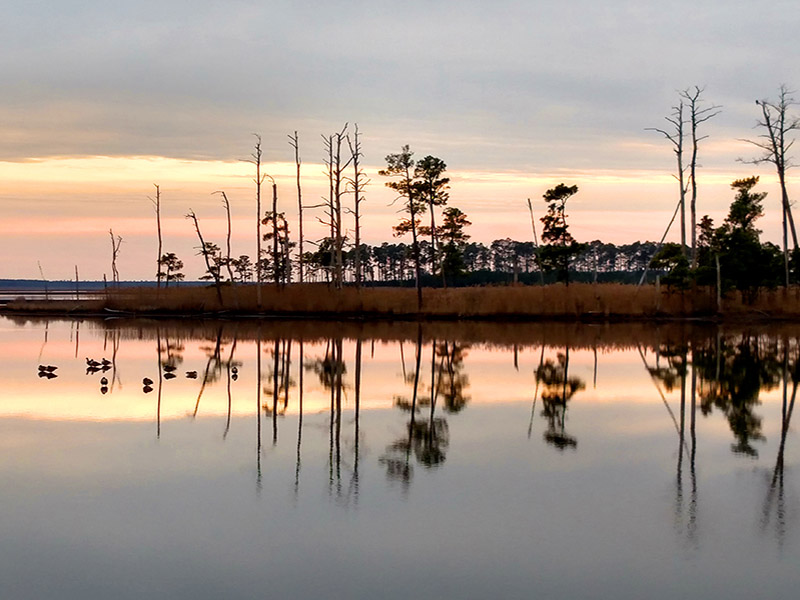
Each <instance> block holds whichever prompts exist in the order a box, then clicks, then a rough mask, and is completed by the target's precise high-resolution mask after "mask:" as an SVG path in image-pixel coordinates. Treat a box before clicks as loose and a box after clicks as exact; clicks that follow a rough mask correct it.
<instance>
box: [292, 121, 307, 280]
mask: <svg viewBox="0 0 800 600" xmlns="http://www.w3.org/2000/svg"><path fill="white" fill-rule="evenodd" d="M289 144H290V145H291V146H292V148H294V163H295V165H296V167H297V223H298V235H299V236H300V239H299V245H298V251H299V260H298V263H297V264H298V269H299V272H300V283H303V282H304V281H305V274H304V267H305V257H304V256H303V194H302V190H301V188H300V139H299V137H298V136H297V131H295V132H294V136H289Z"/></svg>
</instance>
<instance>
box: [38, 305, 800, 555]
mask: <svg viewBox="0 0 800 600" xmlns="http://www.w3.org/2000/svg"><path fill="white" fill-rule="evenodd" d="M51 325H52V324H51V322H50V321H43V322H42V323H41V325H40V328H39V329H40V331H41V332H42V335H43V340H42V342H41V345H39V346H38V347H37V350H38V352H36V353H35V354H36V359H35V361H34V362H35V363H36V364H37V366H36V367H35V369H34V373H36V375H37V376H38V378H40V379H44V380H47V379H55V378H56V377H57V376H59V375H61V374H62V373H65V372H66V369H67V368H68V366H67V364H66V363H65V362H64V360H65V357H64V354H65V352H64V349H59V350H58V351H57V352H56V353H54V354H53V356H59V358H60V359H61V364H60V365H58V366H57V365H49V364H48V360H47V359H46V358H44V357H47V356H48V353H49V350H48V344H50V343H54V342H51V341H50V340H51V339H52V331H53V330H52V327H51ZM68 327H69V342H68V343H69V346H70V350H69V352H68V354H69V355H71V358H69V360H71V361H72V363H70V364H72V365H74V364H76V363H78V364H80V360H81V359H78V358H76V357H77V356H81V355H83V354H85V353H84V352H82V351H81V344H82V343H83V344H88V345H89V347H90V349H91V352H90V354H93V355H94V356H96V357H98V358H97V359H94V358H91V357H90V358H87V359H86V362H87V365H86V374H87V375H88V376H89V377H92V378H99V377H100V376H102V378H103V379H102V380H100V384H101V385H100V386H98V387H99V389H100V391H101V394H106V393H107V394H108V395H109V397H116V396H117V395H119V394H128V396H126V397H127V398H130V393H131V392H130V391H129V390H127V388H124V387H123V380H122V377H121V372H122V368H125V369H127V370H130V372H131V373H136V372H142V373H145V377H144V378H143V381H144V387H143V389H142V391H143V392H145V393H147V392H149V391H150V390H152V391H155V392H156V393H155V394H153V396H151V398H152V402H153V404H154V406H153V405H151V406H153V408H152V409H151V410H154V413H155V426H156V427H155V429H156V431H155V434H156V438H157V439H161V438H162V436H163V434H164V432H163V430H162V425H163V420H164V418H165V415H164V413H163V409H164V407H165V406H169V407H170V408H169V409H167V410H168V411H169V414H168V415H167V417H166V418H168V419H175V418H176V417H179V416H180V415H181V409H180V408H177V407H179V406H180V405H181V404H183V405H184V406H185V400H186V397H187V395H188V394H191V396H192V397H193V402H192V407H191V409H190V410H188V411H185V409H184V412H183V414H185V415H188V416H190V417H191V418H192V419H197V418H198V417H200V416H202V415H203V414H204V413H206V412H207V414H208V415H209V416H212V415H217V414H220V409H219V408H218V404H214V407H213V408H211V407H209V408H208V409H204V408H203V402H204V398H205V397H206V396H207V395H208V394H210V393H212V392H211V390H217V389H219V390H220V391H222V392H223V394H222V398H223V399H224V404H223V409H222V414H221V415H220V416H222V418H223V419H224V422H223V424H222V425H221V429H222V435H221V437H222V439H223V440H227V439H228V438H229V435H231V433H232V431H233V430H232V423H233V422H234V420H235V417H236V416H237V414H238V415H241V414H243V413H248V412H250V411H249V410H248V409H247V408H245V407H246V405H247V403H249V402H251V400H249V401H248V400H247V399H246V397H247V394H241V393H240V392H237V389H239V388H238V386H237V383H236V382H237V381H238V380H239V378H240V377H243V378H244V383H243V384H241V385H242V386H244V387H242V388H241V389H242V390H244V389H252V388H250V387H249V386H250V384H249V383H248V381H252V380H254V381H253V385H255V389H256V390H257V391H256V398H255V400H256V402H255V404H256V407H257V410H256V432H255V433H256V436H255V437H256V459H255V474H256V486H257V489H261V485H262V483H261V482H262V476H263V473H262V460H263V457H264V448H263V445H262V418H263V419H264V424H265V425H266V426H267V427H269V428H270V430H271V436H270V445H271V447H272V448H275V449H277V448H278V446H279V442H280V439H279V428H280V423H281V422H282V421H283V420H285V419H286V418H287V417H290V416H291V417H292V418H296V419H297V426H296V433H295V434H294V436H293V445H294V474H293V475H294V476H293V481H292V489H293V494H294V496H295V498H298V497H299V494H300V489H301V473H302V471H303V468H302V467H303V456H304V453H303V445H304V442H305V441H306V440H307V435H304V428H305V427H306V426H307V424H308V420H307V419H308V405H307V401H308V400H307V399H308V397H309V396H308V394H309V390H310V393H311V402H312V407H311V408H312V414H313V415H318V414H320V413H319V412H318V411H321V410H324V413H325V414H326V415H327V419H326V424H325V428H324V429H325V432H326V438H327V440H326V442H327V461H326V487H327V490H328V494H330V495H331V496H332V497H335V498H337V499H338V500H340V501H343V502H345V503H353V504H357V502H358V496H359V490H360V486H361V482H360V463H361V461H362V460H363V441H364V437H365V431H364V429H363V427H362V412H363V408H364V406H363V398H364V393H365V391H364V389H362V386H363V385H364V381H365V375H366V381H367V384H366V385H367V386H375V387H374V391H373V388H371V387H367V389H366V394H367V396H368V397H369V400H368V402H367V408H370V409H372V408H377V407H387V406H388V405H391V406H392V407H393V408H394V411H395V414H396V415H397V417H399V420H398V421H396V426H397V427H396V429H395V433H394V435H393V437H392V438H391V439H389V440H388V441H387V442H386V443H385V444H384V445H383V446H382V447H383V450H382V451H379V452H377V455H376V458H374V459H373V460H376V461H377V464H378V465H380V466H381V468H382V470H383V472H384V474H385V476H386V477H387V479H388V481H389V482H393V483H398V484H399V485H400V488H401V490H403V492H404V493H408V492H409V490H410V487H411V485H412V482H413V480H414V470H415V467H422V468H423V469H425V470H431V471H433V470H437V469H439V468H442V467H443V466H444V465H445V463H446V462H447V460H448V456H449V454H450V453H451V452H452V451H453V450H452V439H451V435H452V434H453V433H454V430H453V423H452V422H451V420H452V419H453V418H459V417H460V416H461V415H462V414H464V413H466V412H468V411H467V407H468V406H470V405H471V403H472V402H473V397H474V395H475V391H474V390H473V388H472V385H471V384H472V380H473V379H474V378H475V377H476V376H477V377H479V378H480V379H482V380H487V379H488V380H492V381H495V382H496V383H495V384H494V386H493V388H492V389H494V390H496V391H499V393H495V394H494V396H489V397H487V396H486V390H487V388H486V386H485V385H484V384H482V385H480V386H479V390H480V393H481V394H482V396H481V397H479V399H478V404H479V405H480V404H483V403H486V402H491V401H493V400H494V399H495V398H496V399H501V398H506V397H507V398H512V397H520V398H521V399H522V398H524V396H525V394H526V392H525V388H526V387H527V389H528V390H530V389H531V388H532V389H533V401H532V405H531V406H530V418H529V419H528V428H527V429H528V438H531V434H532V432H533V430H534V428H537V425H536V423H535V416H536V415H537V414H538V415H539V416H540V417H541V423H542V426H541V438H542V440H543V441H544V443H545V444H546V445H547V446H552V447H553V448H555V449H557V450H559V451H560V452H564V451H566V450H572V451H577V449H578V440H579V432H580V431H582V427H581V426H579V427H578V428H577V430H573V428H572V427H570V423H571V422H572V421H571V419H574V418H575V415H579V414H580V411H583V410H586V409H585V406H587V404H586V402H591V399H592V398H594V397H597V395H598V394H601V395H602V394H603V393H604V392H603V389H604V385H605V386H609V385H612V384H611V383H605V382H604V383H603V385H601V386H600V389H599V390H598V384H597V372H598V365H599V364H600V363H603V362H604V361H607V360H608V361H610V362H609V363H608V366H605V367H604V369H605V371H604V372H605V373H606V375H605V377H609V378H610V380H611V381H613V380H614V375H613V373H614V369H615V363H614V361H615V360H616V359H615V358H614V357H615V356H626V357H627V356H631V355H633V356H636V355H638V357H639V359H640V360H641V363H640V365H639V368H640V369H641V367H642V365H643V366H644V370H645V372H646V374H647V375H648V376H649V379H650V380H651V382H652V385H653V387H654V388H655V390H656V392H657V394H656V396H655V399H657V401H660V402H661V403H662V404H663V406H664V408H665V409H666V411H667V414H668V416H669V422H671V424H672V427H673V428H674V433H675V438H674V440H675V441H674V444H675V450H676V456H675V458H676V462H675V518H676V522H677V523H679V524H680V529H681V531H683V532H684V533H685V535H686V538H687V540H689V541H691V542H692V543H695V541H696V538H697V528H698V487H699V484H698V474H697V455H698V435H699V434H698V417H701V418H703V419H713V418H714V415H715V414H719V415H721V416H723V417H724V421H725V423H726V424H727V427H728V429H729V431H730V435H731V436H732V438H733V442H732V443H731V444H730V449H731V451H732V452H733V453H734V454H735V455H737V456H742V457H746V458H749V459H752V460H757V459H759V458H760V449H761V448H762V447H764V445H765V443H766V441H767V436H766V434H765V427H766V426H765V422H764V419H765V417H764V415H763V414H762V412H761V408H762V406H763V404H762V399H763V397H764V396H765V395H769V394H771V393H773V392H776V391H778V389H779V388H780V389H781V390H782V400H781V402H782V404H781V406H782V408H781V413H780V420H781V423H780V427H779V428H778V431H779V440H780V441H779V444H778V446H777V458H776V460H775V464H774V467H772V468H771V470H770V476H769V484H768V493H767V496H766V499H765V501H764V508H763V511H762V513H763V518H762V521H763V526H764V527H766V526H767V524H768V523H777V525H775V526H776V528H777V530H778V531H785V527H786V525H785V521H786V509H785V494H784V464H785V453H786V447H787V441H788V439H789V437H790V435H789V433H790V423H791V415H792V411H793V408H794V401H795V397H796V395H797V387H798V380H800V344H798V342H797V338H796V337H792V336H787V335H771V334H769V333H768V332H763V331H733V330H723V329H714V330H698V329H690V328H682V327H674V328H664V329H662V330H656V331H655V332H654V331H653V330H652V329H651V330H646V329H641V328H638V329H637V328H636V327H633V329H632V331H630V332H629V333H628V335H627V337H626V336H625V335H624V334H623V333H620V330H619V329H613V328H608V329H605V330H603V331H597V330H592V329H588V330H587V329H586V328H584V329H581V328H576V327H571V326H562V327H561V328H558V327H555V326H552V325H550V326H546V325H541V326H538V325H537V326H517V327H514V328H503V327H498V329H497V330H496V331H495V332H494V334H493V335H494V337H488V339H484V340H483V341H480V338H479V337H477V336H478V335H485V334H486V331H487V330H486V329H481V327H479V326H477V325H476V326H475V327H476V328H477V329H478V330H479V331H478V332H477V333H475V332H472V331H470V330H469V329H466V330H465V329H463V328H462V329H459V328H456V327H451V328H450V329H448V328H447V327H445V326H442V325H423V324H399V325H389V324H377V325H374V326H369V325H364V324H361V325H354V326H345V325H342V324H337V325H335V326H331V325H330V324H313V325H308V324H295V326H294V327H292V328H288V326H287V325H286V324H283V323H272V324H267V323H263V322H258V323H249V322H235V323H232V322H209V323H189V324H188V325H186V326H178V325H176V324H175V323H172V322H167V321H150V322H148V321H132V322H127V321H116V320H115V321H106V322H93V321H87V322H84V323H83V328H81V325H80V322H69V323H68ZM87 328H88V331H89V334H88V335H89V336H90V337H91V341H90V342H87V341H86V340H87V333H86V332H87ZM465 331H466V334H465ZM489 331H490V330H489ZM98 338H99V339H101V340H102V351H100V350H99V348H98V347H97V345H96V340H97V339H98ZM606 339H610V340H611V341H605V340H606ZM81 340H83V341H81ZM55 343H57V344H61V342H55ZM365 343H368V344H369V347H368V352H364V344H365ZM376 343H377V344H378V349H379V357H377V358H376ZM143 344H145V345H147V344H152V346H150V347H151V352H152V351H153V350H154V354H155V361H152V362H151V363H149V364H150V365H152V368H147V367H145V366H143V365H146V364H147V362H146V361H145V362H141V361H140V358H139V356H140V355H141V352H140V348H141V347H142V345H143ZM409 344H410V346H409ZM409 347H410V348H411V352H413V356H412V357H411V358H410V359H409V356H408V355H409ZM598 348H599V350H600V354H599V357H598ZM129 350H130V356H129V357H127V356H128V351H129ZM576 352H577V353H578V356H579V357H580V358H579V362H578V366H577V367H575V365H574V364H573V362H574V360H573V357H574V356H575V353H576ZM395 353H396V354H395ZM476 353H477V354H476ZM504 353H510V354H511V355H512V358H511V360H510V361H509V362H510V363H511V364H512V365H513V369H514V371H513V372H514V378H515V379H513V382H512V378H511V375H510V373H506V374H505V375H498V377H500V379H497V378H496V377H495V375H496V372H497V371H498V368H497V367H491V368H490V369H489V371H488V372H487V371H486V367H483V366H481V365H483V364H495V363H494V362H492V360H491V357H492V356H496V355H501V354H504ZM392 354H394V356H396V357H399V368H400V373H397V374H396V375H394V374H392V373H391V369H392V368H393V367H392V366H391V364H392V362H393V361H392V359H390V358H389V357H390V356H391V355H392ZM365 355H366V356H365ZM100 356H102V358H99V357H100ZM106 356H110V358H106ZM121 356H126V358H125V359H122V358H121ZM150 356H151V357H152V354H151V355H150ZM473 356H475V369H474V370H472V371H471V368H470V360H469V359H470V358H471V357H473ZM31 360H33V358H32V357H31ZM151 360H152V359H151ZM395 360H396V359H395ZM487 360H488V363H487ZM625 360H628V359H625ZM253 361H254V362H255V365H254V367H251V368H248V363H249V364H251V365H252V363H253ZM521 363H522V364H528V365H530V369H529V370H528V371H527V373H528V374H529V375H528V376H527V377H528V378H527V381H526V376H525V372H526V371H525V369H522V370H520V364H521ZM634 363H635V361H633V363H631V364H634ZM121 364H122V367H121V366H120V365H121ZM127 364H130V366H126V365H127ZM394 364H395V365H397V363H394ZM394 368H396V367H394ZM576 368H577V369H578V370H577V372H576V371H575V369H576ZM262 370H263V371H264V372H262ZM531 373H532V377H530V374H531ZM308 375H311V376H312V377H311V378H309V377H307V376H308ZM589 376H591V378H592V382H593V385H592V390H591V391H587V386H586V380H587V378H588V377H589ZM493 377H494V378H493ZM504 378H505V380H504ZM61 380H66V381H67V382H68V385H69V386H71V387H72V388H75V389H77V388H78V386H79V385H80V383H79V382H78V381H77V380H76V379H75V378H74V376H73V377H71V378H69V377H65V376H62V377H61ZM176 380H177V381H176ZM96 383H97V382H95V384H96ZM616 385H617V386H621V387H618V388H617V389H618V391H619V392H620V393H624V391H625V389H626V388H625V386H626V385H627V384H626V383H625V382H622V383H621V384H620V383H617V384H616ZM515 386H516V387H515ZM173 390H174V391H173ZM517 390H519V392H517ZM214 393H217V392H214ZM527 393H528V394H529V393H530V392H527ZM605 393H609V394H611V395H613V393H615V392H613V391H608V392H605ZM640 395H641V397H642V398H644V399H646V398H648V397H651V394H650V393H649V392H646V391H645V392H641V394H640ZM584 396H586V398H587V400H586V402H585V401H582V400H581V398H583V397H584ZM143 397H144V398H146V396H144V395H143ZM528 398H530V396H528ZM240 400H241V403H240ZM216 401H217V397H216V396H215V398H214V401H213V402H216ZM42 402H43V404H46V400H45V399H43V401H42ZM242 403H244V404H242ZM537 403H538V413H537ZM576 403H577V404H576ZM136 404H137V405H139V404H140V401H138V400H137V401H136ZM698 407H699V412H698ZM41 410H44V411H45V412H46V411H47V407H46V406H43V407H42V408H41ZM176 411H177V412H176ZM137 414H138V413H137ZM150 414H153V413H152V412H151V413H150ZM137 418H138V417H137ZM398 430H399V433H398ZM313 431H314V432H318V431H320V428H319V427H318V425H317V424H316V422H315V424H314V426H313ZM367 433H369V432H367ZM239 435H241V433H240V434H239ZM314 443H316V442H314ZM687 477H688V483H687ZM687 485H688V491H687Z"/></svg>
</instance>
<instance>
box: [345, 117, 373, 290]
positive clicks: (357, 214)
mask: <svg viewBox="0 0 800 600" xmlns="http://www.w3.org/2000/svg"><path fill="white" fill-rule="evenodd" d="M347 144H348V145H349V146H350V160H351V161H352V163H353V179H351V180H350V181H349V184H350V187H351V189H352V190H353V211H352V212H353V217H354V219H355V261H354V262H355V265H354V267H355V277H356V287H358V288H360V287H361V282H362V279H363V276H362V272H361V271H362V269H361V208H360V207H361V203H362V202H363V201H364V196H363V194H364V188H365V187H366V185H367V184H368V183H369V180H368V179H364V173H363V171H362V170H361V157H362V156H364V154H363V152H361V139H360V132H359V131H358V124H356V125H355V129H354V132H353V140H352V141H351V140H350V136H349V135H348V136H347Z"/></svg>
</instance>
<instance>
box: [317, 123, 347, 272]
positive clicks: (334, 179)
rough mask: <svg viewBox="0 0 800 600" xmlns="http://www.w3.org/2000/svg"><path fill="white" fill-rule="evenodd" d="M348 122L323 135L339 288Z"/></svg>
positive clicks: (334, 259)
mask: <svg viewBox="0 0 800 600" xmlns="http://www.w3.org/2000/svg"><path fill="white" fill-rule="evenodd" d="M346 133H347V123H345V124H344V127H342V129H341V131H339V132H338V133H334V134H332V135H329V136H327V137H326V136H322V139H323V143H324V145H325V150H326V152H327V154H328V157H327V158H326V159H325V167H326V170H327V174H328V202H327V204H328V210H327V215H328V218H329V223H328V224H329V225H330V231H331V241H332V243H333V248H332V252H333V282H334V285H335V286H336V287H337V288H341V287H342V285H343V283H344V254H343V247H344V233H343V228H342V195H343V194H344V193H345V189H343V188H344V187H345V185H343V184H346V178H345V175H344V172H345V169H347V167H348V166H349V165H350V162H351V161H352V156H351V157H350V158H349V159H347V160H346V161H345V160H343V158H342V142H344V141H345V139H346Z"/></svg>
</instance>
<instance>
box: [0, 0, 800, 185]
mask: <svg viewBox="0 0 800 600" xmlns="http://www.w3.org/2000/svg"><path fill="white" fill-rule="evenodd" d="M10 4H11V6H10V7H9V9H6V11H5V12H6V15H7V18H6V19H4V23H3V24H2V25H0V35H2V37H3V40H4V47H5V51H4V52H3V54H2V56H1V57H0V78H2V81H3V82H4V85H3V88H4V93H3V94H2V96H1V97H0V158H5V159H11V160H20V159H25V158H28V157H38V156H52V155H96V154H103V155H106V154H108V155H115V154H123V155H127V154H136V155H149V154H155V155H164V156H172V157H191V158H223V159H230V158H238V157H241V156H242V154H243V152H247V151H248V147H249V144H250V138H249V134H250V133H251V132H253V131H260V132H261V133H262V134H263V136H264V140H265V147H266V149H267V152H268V157H269V158H284V159H288V158H289V150H288V146H286V144H285V134H286V133H288V132H289V131H292V130H295V129H298V130H299V131H300V132H301V135H303V136H304V138H305V139H308V140H312V139H313V140H316V139H317V137H316V136H317V134H319V133H323V132H327V131H333V130H334V129H336V128H338V127H339V126H340V124H341V122H343V121H346V120H350V121H354V120H355V121H358V122H359V123H360V124H361V128H362V130H363V131H364V132H365V134H366V135H367V138H368V141H369V146H368V148H367V150H368V152H370V153H372V154H374V155H375V156H382V155H383V154H385V153H387V152H390V151H394V150H396V148H397V147H399V145H400V144H402V143H411V144H412V146H415V147H418V148H419V151H420V152H423V153H427V152H432V153H438V154H441V155H442V156H443V157H444V158H445V159H446V160H447V162H448V163H449V164H451V165H458V166H459V167H461V168H484V167H488V168H509V169H519V170H530V169H534V170H546V169H553V168H558V167H565V168H575V169H587V168H626V167H627V168H661V167H663V166H664V157H663V154H662V155H659V154H649V153H642V152H641V151H640V150H632V149H629V150H625V149H624V148H620V146H619V144H620V143H621V142H623V141H626V140H638V141H642V142H648V141H654V138H653V137H652V136H651V135H650V134H647V133H645V132H643V128H645V127H648V126H660V125H661V119H662V117H663V115H665V114H667V112H668V111H669V107H670V106H671V104H672V103H673V102H674V101H675V99H676V89H680V88H685V87H687V86H690V85H694V84H700V85H705V86H706V97H707V98H708V100H709V101H711V102H714V103H717V104H722V105H724V107H725V111H724V113H723V114H722V115H720V117H719V118H717V119H715V121H714V122H713V123H712V124H709V126H708V132H709V133H711V134H712V135H713V136H714V137H715V138H718V139H728V138H730V139H735V138H737V137H747V136H751V135H752V132H751V130H750V128H751V127H752V125H753V124H754V122H755V118H756V116H757V115H756V112H755V111H754V110H753V108H754V104H753V100H754V99H755V98H761V97H766V96H774V95H775V92H776V90H777V87H778V85H779V84H781V83H787V84H789V85H790V86H791V85H792V84H796V85H800V73H799V72H798V63H797V61H796V53H795V51H794V50H795V48H796V46H797V42H796V32H797V31H798V30H800V27H799V26H800V11H797V10H796V5H795V4H794V3H793V2H771V3H770V4H768V5H761V4H756V3H752V2H730V1H723V0H716V1H699V2H698V1H694V2H692V1H678V2H642V1H627V0H626V1H619V0H618V1H611V2H606V3H598V2H594V1H589V0H564V1H560V2H549V1H538V2H519V1H518V2H513V1H510V0H504V1H496V2H491V3H490V2H479V1H477V0H468V1H463V0H462V1H459V2H450V1H435V0H428V1H419V0H410V1H407V2H403V3H398V2H376V1H372V2H366V1H361V0H343V1H340V2H317V1H307V2H302V3H298V2H284V1H269V2H248V1H228V2H211V1H207V0H199V1H198V0H195V1H191V2H189V1H182V2H181V1H170V0H160V1H151V0H144V1H139V2H136V3H127V2H94V1H86V0H84V1H78V0H61V1H59V2H31V1H28V2H19V1H17V0H12V2H11V3H10ZM655 141H658V140H655ZM665 151H666V149H665ZM306 154H309V155H317V154H321V149H317V148H316V147H310V148H308V149H307V150H306ZM731 159H732V157H731V156H728V155H724V154H722V155H719V156H717V157H708V159H707V164H712V165H713V164H714V163H715V161H716V162H718V163H720V164H721V163H723V162H724V161H730V160H731Z"/></svg>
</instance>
